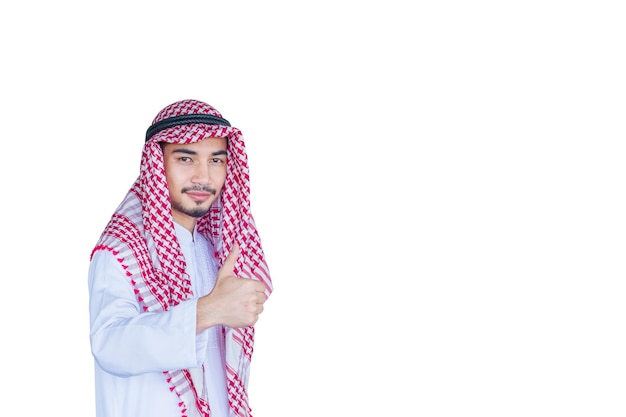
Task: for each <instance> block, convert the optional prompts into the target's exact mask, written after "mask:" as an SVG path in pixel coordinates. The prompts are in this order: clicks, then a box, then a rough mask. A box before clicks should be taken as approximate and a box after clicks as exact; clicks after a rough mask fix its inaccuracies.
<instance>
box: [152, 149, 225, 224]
mask: <svg viewBox="0 0 626 417" xmlns="http://www.w3.org/2000/svg"><path fill="white" fill-rule="evenodd" d="M226 147H227V141H226V138H206V139H203V140H202V141H200V142H196V143H190V144H178V143H166V144H165V145H164V147H163V159H164V162H165V178H166V180H167V188H168V190H169V192H170V198H171V200H172V215H173V217H174V221H175V222H176V223H178V224H180V225H181V226H184V227H186V228H187V229H188V230H192V229H193V227H194V226H195V222H196V219H197V218H198V217H200V216H203V215H204V214H206V213H207V212H208V211H209V208H210V207H211V204H213V202H214V201H215V200H216V199H217V197H218V196H219V193H220V191H221V190H222V186H223V185H224V181H225V180H226V161H227V153H226Z"/></svg>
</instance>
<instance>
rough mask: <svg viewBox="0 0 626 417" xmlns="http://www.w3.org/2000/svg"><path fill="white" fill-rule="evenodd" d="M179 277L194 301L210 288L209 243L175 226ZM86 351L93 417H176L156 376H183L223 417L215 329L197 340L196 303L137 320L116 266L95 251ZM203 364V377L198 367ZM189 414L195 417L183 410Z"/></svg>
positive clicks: (213, 268)
mask: <svg viewBox="0 0 626 417" xmlns="http://www.w3.org/2000/svg"><path fill="white" fill-rule="evenodd" d="M176 236H177V238H178V241H179V243H180V245H181V249H182V252H183V255H184V257H185V262H186V263H187V270H186V272H187V273H188V274H189V278H190V280H191V285H192V289H193V293H194V294H195V296H196V297H199V296H202V295H205V294H208V293H209V292H210V291H211V290H212V288H213V286H214V285H215V279H216V276H217V269H218V268H217V264H216V260H215V259H214V257H213V255H212V254H213V249H212V247H211V244H210V243H209V242H208V241H207V240H206V239H205V238H204V237H203V236H201V235H200V234H198V233H197V232H195V231H194V233H193V234H191V233H189V231H188V230H186V229H185V228H183V227H181V226H179V225H176ZM89 294H90V301H89V312H90V322H91V350H92V353H93V356H94V359H95V387H96V416H97V417H131V416H132V417H179V416H181V409H180V407H179V405H178V401H179V400H178V397H177V396H176V395H175V394H174V393H172V392H170V390H169V385H168V384H167V382H166V381H165V375H164V374H163V371H167V370H177V369H189V370H190V372H191V374H192V377H193V379H194V384H195V386H196V390H197V392H198V394H199V395H200V394H201V393H202V391H203V387H206V391H207V393H208V397H209V404H210V407H211V415H212V417H227V416H228V401H227V394H226V375H225V366H224V341H223V337H222V336H221V334H222V328H221V327H220V326H216V327H212V328H210V329H208V330H205V331H203V332H201V333H199V334H196V303H197V298H193V299H189V300H186V301H183V302H181V303H180V304H178V305H176V306H174V307H170V309H169V310H168V311H165V312H155V313H142V312H141V306H140V305H139V303H138V302H137V299H136V295H135V294H134V292H133V287H132V286H131V285H130V284H129V282H128V277H127V276H126V274H125V271H124V269H123V267H122V266H121V265H120V263H119V262H118V261H117V260H116V259H115V256H114V255H113V254H112V253H111V252H110V251H104V250H100V251H97V252H96V253H95V254H94V256H93V259H92V261H91V264H90V267H89ZM203 363H204V367H205V373H204V375H205V378H204V379H203V378H202V371H201V368H200V367H201V365H202V364H203ZM187 407H188V415H189V416H193V415H197V411H195V410H196V406H195V404H187Z"/></svg>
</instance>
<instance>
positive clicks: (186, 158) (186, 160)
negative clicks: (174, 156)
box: [179, 156, 191, 162]
mask: <svg viewBox="0 0 626 417" xmlns="http://www.w3.org/2000/svg"><path fill="white" fill-rule="evenodd" d="M179 161H181V162H189V161H191V158H189V157H188V156H181V157H180V159H179Z"/></svg>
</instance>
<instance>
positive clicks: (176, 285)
mask: <svg viewBox="0 0 626 417" xmlns="http://www.w3.org/2000/svg"><path fill="white" fill-rule="evenodd" d="M190 114H203V115H207V114H208V115H212V116H216V117H219V118H222V115H221V114H220V113H219V112H218V111H217V110H216V109H215V108H213V107H212V106H210V105H208V104H206V103H203V102H201V101H197V100H183V101H179V102H176V103H173V104H171V105H169V106H167V107H166V108H164V109H163V110H161V112H159V113H158V114H157V116H156V117H155V119H154V120H153V122H152V126H154V124H155V123H157V122H159V121H161V120H164V119H169V118H171V117H174V116H181V115H190ZM207 137H227V138H228V163H227V174H226V181H225V183H224V187H223V188H222V193H221V195H220V197H219V198H218V199H217V200H216V202H215V203H213V206H212V207H211V209H210V211H209V213H207V214H206V215H204V216H203V217H201V218H199V219H198V221H197V226H196V227H197V230H198V232H199V233H202V234H203V235H204V236H206V237H207V238H208V239H209V240H210V241H212V242H213V246H214V247H215V249H216V252H217V253H216V255H217V258H218V260H219V264H220V265H222V264H223V262H224V261H225V259H226V256H227V255H228V253H229V252H230V250H231V249H232V248H233V246H234V244H235V243H237V244H238V245H239V257H238V259H237V261H236V263H235V267H234V274H235V275H236V276H239V277H245V278H251V279H256V280H259V281H260V282H262V283H263V284H264V285H265V294H266V296H269V295H270V294H271V292H272V282H271V278H270V275H269V270H268V268H267V264H266V261H265V256H264V254H263V250H262V248H261V241H260V239H259V235H258V233H257V230H256V226H255V223H254V220H253V218H252V214H251V213H250V198H249V197H250V182H249V173H248V159H247V154H246V151H245V144H244V140H243V136H242V134H241V132H240V131H239V129H237V128H235V127H231V126H225V125H219V124H205V123H189V124H183V125H175V126H172V127H168V128H165V129H164V130H161V131H159V132H157V133H156V134H154V136H152V137H151V138H150V139H149V140H148V141H147V142H146V144H145V146H144V149H143V152H142V157H141V171H140V174H139V178H138V179H137V180H136V181H135V183H134V184H133V186H132V187H131V189H130V191H129V192H128V194H127V196H126V198H125V199H124V201H123V202H122V203H121V204H120V206H119V207H118V208H117V210H116V212H115V213H114V215H113V216H112V218H111V221H110V222H109V224H108V225H107V227H106V229H105V230H104V232H103V234H102V236H101V238H100V240H99V241H98V244H97V245H96V247H95V248H94V252H95V251H97V250H109V251H111V252H113V253H114V254H115V255H116V257H117V259H118V260H119V262H120V263H121V264H122V265H123V266H124V268H125V270H126V271H127V272H126V274H127V276H128V279H129V283H130V284H131V285H132V286H133V287H134V291H135V294H136V296H137V301H138V302H139V304H140V305H141V307H142V308H143V310H144V311H150V312H156V311H165V310H168V308H169V307H170V306H175V305H177V304H178V303H180V302H181V301H184V300H187V299H189V298H191V297H193V294H192V291H191V283H190V281H189V278H188V276H187V275H186V273H185V265H186V264H185V260H184V258H183V255H182V252H181V250H180V245H179V243H178V240H177V239H176V235H175V233H174V223H173V219H172V214H171V202H170V197H169V192H168V188H167V183H166V180H165V170H164V166H163V153H162V150H161V146H160V145H159V142H167V143H195V142H198V141H201V140H202V139H204V138H207ZM225 338H226V340H225V344H226V374H227V377H228V381H227V387H228V402H229V405H230V410H231V416H242V417H249V416H250V406H249V404H248V394H247V385H248V376H249V367H250V359H251V356H252V347H253V343H254V328H253V327H247V328H240V329H234V328H225ZM166 383H167V384H168V385H167V386H166V385H165V384H166ZM168 388H169V391H171V392H172V393H173V394H175V395H177V396H178V397H179V405H180V409H181V413H182V415H183V416H185V415H186V414H187V410H188V408H189V407H194V406H197V408H198V410H199V411H200V414H201V415H203V416H206V417H209V416H210V414H211V412H210V409H209V406H208V403H207V401H206V399H205V398H202V397H201V395H200V393H198V392H197V391H196V389H195V387H194V384H193V381H192V379H191V376H190V374H189V372H188V371H187V370H171V371H167V372H164V389H165V390H167V389H168Z"/></svg>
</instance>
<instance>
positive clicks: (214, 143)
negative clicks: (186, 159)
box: [164, 137, 228, 152]
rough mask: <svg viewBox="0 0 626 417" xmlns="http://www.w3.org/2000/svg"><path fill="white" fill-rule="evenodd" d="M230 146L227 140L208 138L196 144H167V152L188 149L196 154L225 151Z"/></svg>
mask: <svg viewBox="0 0 626 417" xmlns="http://www.w3.org/2000/svg"><path fill="white" fill-rule="evenodd" d="M227 146H228V139H227V138H216V137H207V138H204V139H202V140H201V141H198V142H195V143H165V148H164V149H165V150H167V151H170V152H172V151H174V150H176V149H188V150H191V151H194V152H215V151H218V150H223V151H225V150H226V148H227Z"/></svg>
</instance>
